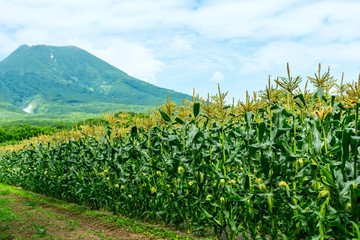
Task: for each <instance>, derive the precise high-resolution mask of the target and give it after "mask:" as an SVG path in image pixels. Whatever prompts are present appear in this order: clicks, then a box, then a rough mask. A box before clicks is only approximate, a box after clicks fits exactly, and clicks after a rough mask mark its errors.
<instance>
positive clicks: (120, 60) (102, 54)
mask: <svg viewBox="0 0 360 240" xmlns="http://www.w3.org/2000/svg"><path fill="white" fill-rule="evenodd" d="M113 41H114V42H113ZM110 42H111V44H109V46H108V47H101V48H99V47H94V44H93V43H91V42H89V41H87V40H83V39H74V40H72V41H70V44H71V45H76V46H78V47H80V48H83V49H85V50H87V51H89V52H90V53H92V54H94V55H96V56H97V57H99V58H101V59H103V60H104V61H106V62H108V63H110V64H112V65H113V66H115V67H117V68H119V69H120V70H122V71H124V72H126V73H127V74H128V75H130V76H133V77H136V78H138V79H141V80H144V81H147V82H150V83H155V82H156V74H157V73H158V72H160V71H162V69H163V67H164V66H165V64H164V63H163V62H161V61H159V60H156V59H155V58H154V56H153V54H152V53H151V51H150V50H149V49H147V48H146V47H144V46H142V45H140V44H137V43H131V42H126V41H124V40H121V39H116V41H115V40H112V41H110Z"/></svg>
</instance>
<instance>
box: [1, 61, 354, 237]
mask: <svg viewBox="0 0 360 240" xmlns="http://www.w3.org/2000/svg"><path fill="white" fill-rule="evenodd" d="M320 70H321V69H320V66H319V72H318V73H317V74H315V77H314V78H310V77H309V81H310V83H312V84H313V86H314V88H315V92H312V93H311V92H310V91H308V90H307V89H306V87H305V89H304V90H302V89H299V84H300V82H301V78H300V77H299V76H297V77H292V76H291V75H290V70H289V67H288V76H287V77H282V78H278V79H276V80H275V82H276V83H277V87H272V86H271V83H270V80H269V86H268V87H267V88H266V89H265V90H264V91H261V92H260V94H259V95H260V98H259V97H257V94H254V96H253V97H250V96H248V94H247V97H246V100H245V101H239V102H238V103H237V105H235V103H233V104H232V105H228V104H226V102H225V98H226V93H221V91H220V88H219V92H218V94H217V95H215V96H212V97H211V99H210V97H209V98H208V99H207V100H203V99H201V98H199V97H198V96H195V94H194V97H193V100H192V101H191V102H190V101H187V102H183V105H181V106H177V105H176V104H175V103H173V102H172V101H171V100H170V98H168V100H167V102H166V103H165V104H164V105H162V106H161V108H160V109H159V110H158V111H154V112H153V113H152V115H151V116H150V117H147V118H144V117H142V118H138V119H135V120H134V121H133V124H131V125H130V124H129V119H128V118H129V115H128V114H126V113H121V114H119V115H118V116H114V115H113V114H109V115H104V119H105V120H106V121H107V122H108V123H109V126H106V127H105V129H104V132H103V135H102V136H97V137H92V135H89V136H85V137H84V136H83V137H77V138H76V139H73V140H70V141H57V142H54V143H53V144H47V143H44V144H43V143H33V144H32V146H31V147H30V148H28V149H23V150H20V151H18V152H12V153H7V154H3V155H1V156H0V181H1V182H4V183H7V184H16V185H17V186H21V187H23V188H24V189H28V190H31V191H35V192H39V193H46V194H48V195H50V196H53V197H57V198H62V199H65V200H68V201H71V202H75V203H79V204H86V205H88V206H90V207H92V208H93V209H107V210H109V211H112V212H114V213H116V214H121V215H125V216H129V217H132V218H135V219H142V220H145V221H151V222H154V223H161V224H163V225H165V226H167V225H171V224H173V225H175V226H181V227H183V228H185V229H186V231H187V232H196V233H199V234H200V235H206V234H208V233H209V232H211V234H212V236H213V237H218V238H219V237H220V236H222V235H225V236H226V237H227V238H228V239H231V240H233V239H237V237H238V236H239V235H242V236H243V237H244V238H245V239H258V238H263V239H265V238H268V239H279V238H281V239H321V240H322V239H329V238H334V239H359V238H360V231H359V229H360V175H359V173H360V171H359V163H360V162H359V152H358V151H359V145H360V137H359V135H360V132H359V123H360V121H359V107H360V79H359V82H353V83H351V84H343V82H342V81H341V82H340V84H337V82H336V81H335V79H334V78H333V77H331V76H330V74H329V72H325V73H324V74H321V71H320ZM332 88H336V92H337V95H334V94H333V93H332V91H331V89H332ZM88 130H89V129H88Z"/></svg>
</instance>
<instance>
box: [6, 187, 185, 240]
mask: <svg viewBox="0 0 360 240" xmlns="http://www.w3.org/2000/svg"><path fill="white" fill-rule="evenodd" d="M114 232H115V233H114ZM145 236H146V237H149V238H151V239H183V240H185V239H189V240H190V239H191V238H190V237H187V236H182V235H179V234H176V233H174V232H173V231H169V230H165V229H162V228H159V227H155V226H153V225H150V224H146V223H141V222H138V221H136V220H134V219H129V218H124V217H120V216H114V215H112V214H110V213H108V212H99V211H92V210H89V209H88V208H86V207H83V206H79V205H75V204H71V203H68V202H65V201H61V200H57V199H53V198H49V197H44V196H41V195H37V194H34V193H31V192H27V191H24V190H22V189H19V188H16V187H13V186H9V185H5V184H2V183H0V239H19V240H20V239H39V238H41V239H74V238H76V237H77V238H78V239H93V238H94V237H100V238H101V239H122V237H124V238H125V237H126V239H134V240H137V239H143V238H144V237H145Z"/></svg>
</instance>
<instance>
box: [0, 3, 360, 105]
mask: <svg viewBox="0 0 360 240" xmlns="http://www.w3.org/2000/svg"><path fill="white" fill-rule="evenodd" d="M359 9H360V1H359V0H328V1H327V0H257V1H254V0H76V1H74V0H0V61H1V60H3V59H4V58H6V57H7V56H8V55H9V54H10V53H11V52H12V51H14V50H15V49H16V48H17V47H19V46H20V45H22V44H27V45H38V44H46V45H55V46H66V45H75V46H77V47H80V48H83V49H84V50H86V51H88V52H90V53H92V54H94V55H95V56H97V57H99V58H101V59H103V60H105V61H107V62H108V63H110V64H112V65H114V66H115V67H117V68H119V69H121V70H123V71H124V72H126V73H127V74H129V75H131V76H134V77H136V78H139V79H141V80H144V81H147V82H150V83H152V84H155V85H157V86H160V87H164V88H169V89H173V90H176V91H180V92H183V93H188V94H192V90H193V88H195V89H196V92H197V93H199V94H200V96H202V97H204V98H206V96H207V94H208V93H210V95H213V94H215V93H216V92H217V84H220V87H221V90H222V91H223V92H226V91H228V92H229V93H228V100H229V99H230V101H231V99H232V98H235V100H236V101H237V100H238V99H243V98H244V96H245V94H246V90H248V91H249V92H250V93H252V92H253V91H259V90H263V89H265V86H266V85H267V82H268V78H269V76H270V78H271V79H272V80H273V79H275V78H276V77H277V76H287V72H286V64H287V62H289V64H290V70H291V75H293V76H297V75H300V76H302V78H303V80H304V82H303V83H305V81H306V79H307V76H311V77H313V76H314V73H315V72H317V69H318V64H319V63H321V64H322V69H323V70H327V68H328V67H330V73H331V74H332V75H333V76H334V77H335V78H336V79H340V78H341V74H342V73H343V72H344V74H345V75H344V76H345V78H344V80H345V81H347V82H350V81H354V80H357V79H358V75H359V73H360V27H359V26H360V14H359ZM303 85H304V84H303Z"/></svg>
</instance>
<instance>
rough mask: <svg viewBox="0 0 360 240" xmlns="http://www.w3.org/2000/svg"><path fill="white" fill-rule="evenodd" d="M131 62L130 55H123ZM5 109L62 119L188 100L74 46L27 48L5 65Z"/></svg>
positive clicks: (0, 88)
mask: <svg viewBox="0 0 360 240" xmlns="http://www.w3.org/2000/svg"><path fill="white" fill-rule="evenodd" d="M119 57H126V56H119ZM0 93H1V94H0V103H1V102H2V103H4V102H5V103H7V105H6V104H0V108H1V106H7V109H14V108H18V109H23V110H24V111H26V112H34V113H52V114H63V113H70V112H85V113H101V112H103V111H104V110H105V109H106V110H112V111H118V110H122V107H124V106H126V109H127V110H141V109H142V108H143V109H146V108H149V107H153V106H155V104H156V103H159V104H161V103H163V102H165V101H166V97H167V96H168V95H169V94H170V96H171V100H172V101H174V102H177V103H180V102H181V101H182V99H183V98H190V96H189V95H186V94H183V93H179V92H175V91H172V90H169V89H165V88H160V87H157V86H155V85H152V84H150V83H147V82H144V81H141V80H139V79H136V78H134V77H131V76H129V75H127V74H126V73H125V72H123V71H121V70H119V69H117V68H116V67H114V66H112V65H110V64H108V63H106V62H105V61H103V60H101V59H99V58H97V57H95V56H94V55H92V54H90V53H88V52H86V51H85V50H83V49H80V48H78V47H75V46H65V47H56V46H46V45H37V46H31V47H30V46H27V45H22V46H20V47H19V48H18V49H16V50H15V51H14V52H13V53H11V54H10V55H9V56H8V57H7V58H5V59H4V60H3V61H1V62H0Z"/></svg>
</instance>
